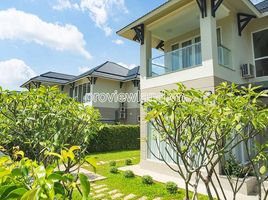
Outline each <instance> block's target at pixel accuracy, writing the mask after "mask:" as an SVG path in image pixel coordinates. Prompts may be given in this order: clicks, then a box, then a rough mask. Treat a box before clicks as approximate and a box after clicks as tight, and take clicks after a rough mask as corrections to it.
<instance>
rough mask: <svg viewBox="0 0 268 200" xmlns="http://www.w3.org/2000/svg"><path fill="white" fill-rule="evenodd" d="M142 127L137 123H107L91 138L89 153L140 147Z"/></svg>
mask: <svg viewBox="0 0 268 200" xmlns="http://www.w3.org/2000/svg"><path fill="white" fill-rule="evenodd" d="M139 138H140V128H139V126H136V125H105V126H104V127H103V128H102V129H101V130H100V131H98V133H97V134H96V135H95V136H94V137H93V138H92V139H91V141H90V144H89V145H88V148H87V151H88V153H93V152H109V151H120V150H137V149H139V148H140V140H139Z"/></svg>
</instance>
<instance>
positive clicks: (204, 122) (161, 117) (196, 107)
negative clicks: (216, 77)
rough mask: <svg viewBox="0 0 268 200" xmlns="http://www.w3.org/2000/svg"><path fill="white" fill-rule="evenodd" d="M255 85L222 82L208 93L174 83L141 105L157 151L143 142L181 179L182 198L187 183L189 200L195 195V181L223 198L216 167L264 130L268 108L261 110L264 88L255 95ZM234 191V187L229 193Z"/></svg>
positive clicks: (209, 193) (264, 93) (187, 197)
mask: <svg viewBox="0 0 268 200" xmlns="http://www.w3.org/2000/svg"><path fill="white" fill-rule="evenodd" d="M256 89H258V88H251V86H249V88H242V89H241V90H240V89H238V87H237V86H236V85H234V84H232V85H228V84H227V83H222V84H221V85H220V86H219V87H218V88H217V89H216V92H215V94H211V92H209V91H200V90H196V89H187V88H186V87H185V86H184V85H182V84H178V89H173V90H165V91H163V92H162V97H160V98H152V99H150V100H148V101H147V102H146V103H145V104H144V107H145V110H146V111H147V114H146V118H145V119H146V120H147V121H148V123H149V124H150V125H151V126H152V127H153V128H154V130H155V132H156V136H155V137H154V141H155V144H156V146H157V148H158V152H159V153H158V154H156V153H155V152H153V151H152V150H151V148H150V143H149V142H148V146H149V150H151V152H152V154H154V156H155V157H156V158H157V159H159V160H161V161H163V162H165V163H166V164H167V166H168V167H169V168H171V169H172V170H173V171H175V172H177V173H178V174H179V175H180V177H181V178H182V179H183V180H184V182H185V189H186V197H185V199H187V200H188V199H190V195H189V186H192V187H193V188H194V190H195V193H194V195H193V199H194V198H197V187H198V183H199V181H200V179H201V180H202V181H203V183H204V184H205V186H206V188H207V192H208V196H209V198H210V199H213V197H212V190H211V188H213V190H214V192H215V193H216V195H217V197H218V198H219V199H222V198H225V199H226V196H225V194H224V190H223V188H222V187H221V183H220V179H219V178H218V175H217V173H218V172H219V170H217V168H218V166H219V165H220V164H221V162H222V161H224V158H225V155H227V154H228V153H230V152H232V151H233V150H234V149H235V148H236V146H238V145H240V144H241V143H247V142H248V141H249V140H251V139H252V138H254V137H256V136H257V135H261V134H263V132H264V128H265V127H266V125H267V121H268V120H267V119H268V115H267V109H264V108H262V107H261V106H260V104H259V100H258V99H259V98H260V97H263V96H266V94H267V92H265V91H264V92H261V93H257V92H255V90H256ZM245 130H248V131H247V132H245ZM161 143H166V144H167V145H166V147H165V149H164V151H165V153H166V154H167V155H168V159H167V156H164V155H163V148H161V145H160V144H161ZM171 150H172V152H175V156H174V153H170V152H171ZM168 160H172V163H173V164H174V163H175V164H176V167H174V165H171V164H170V162H169V161H168ZM201 169H205V171H206V173H204V172H202V171H204V170H202V171H201ZM214 176H216V181H217V182H218V184H219V185H220V190H219V189H218V188H217V187H216V184H215V183H214V179H213V177H214ZM220 193H221V194H220ZM236 193H237V190H234V196H235V195H236ZM222 196H223V197H222ZM220 197H221V198H220Z"/></svg>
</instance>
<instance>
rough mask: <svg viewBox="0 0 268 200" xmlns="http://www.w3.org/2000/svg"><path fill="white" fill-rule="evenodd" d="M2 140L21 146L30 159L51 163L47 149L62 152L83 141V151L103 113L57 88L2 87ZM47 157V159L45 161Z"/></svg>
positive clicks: (7, 143) (8, 147) (11, 144)
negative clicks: (20, 89)
mask: <svg viewBox="0 0 268 200" xmlns="http://www.w3.org/2000/svg"><path fill="white" fill-rule="evenodd" d="M0 108H1V109H0V130H1V133H2V134H1V135H0V140H1V144H2V146H5V148H6V149H8V150H9V153H11V150H12V148H11V147H13V146H19V147H20V149H21V150H23V151H24V152H25V155H27V156H28V157H29V158H32V159H33V160H36V161H38V162H41V161H42V162H43V163H44V164H45V165H48V164H49V163H50V161H51V160H48V159H45V158H47V157H45V155H44V153H45V152H46V151H51V152H57V153H59V152H60V150H61V149H63V148H64V147H70V146H73V145H76V144H79V145H80V147H81V148H82V152H84V149H85V148H86V147H87V146H88V142H89V139H90V137H91V136H92V135H93V134H95V133H96V131H97V130H98V129H99V127H100V126H99V123H98V120H99V117H100V114H99V112H98V111H97V110H95V109H93V108H92V107H89V106H84V105H83V104H80V103H78V102H77V101H76V100H74V99H73V98H69V97H67V95H66V94H62V93H61V92H60V91H59V90H58V88H57V87H43V86H41V87H40V88H39V89H32V90H30V91H25V92H9V91H3V90H2V89H0ZM44 159H45V160H44Z"/></svg>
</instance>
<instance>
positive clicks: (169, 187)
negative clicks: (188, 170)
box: [166, 181, 178, 194]
mask: <svg viewBox="0 0 268 200" xmlns="http://www.w3.org/2000/svg"><path fill="white" fill-rule="evenodd" d="M166 189H167V191H168V192H169V193H170V194H176V193H177V191H178V186H177V184H176V183H174V182H171V181H170V182H167V183H166Z"/></svg>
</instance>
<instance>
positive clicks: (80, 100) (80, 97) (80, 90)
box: [78, 85, 82, 102]
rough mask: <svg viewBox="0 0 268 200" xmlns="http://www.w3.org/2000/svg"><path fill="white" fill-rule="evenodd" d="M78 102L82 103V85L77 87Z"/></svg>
mask: <svg viewBox="0 0 268 200" xmlns="http://www.w3.org/2000/svg"><path fill="white" fill-rule="evenodd" d="M78 101H79V102H82V85H79V86H78Z"/></svg>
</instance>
